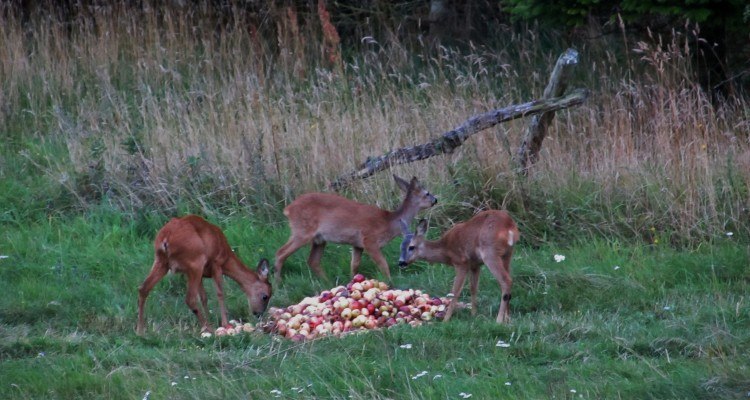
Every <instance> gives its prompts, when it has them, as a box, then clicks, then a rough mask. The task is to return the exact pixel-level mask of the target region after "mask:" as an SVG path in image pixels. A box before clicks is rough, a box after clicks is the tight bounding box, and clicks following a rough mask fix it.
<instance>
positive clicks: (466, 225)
mask: <svg viewBox="0 0 750 400" xmlns="http://www.w3.org/2000/svg"><path fill="white" fill-rule="evenodd" d="M402 229H403V232H404V239H403V242H402V243H401V256H400V257H399V259H398V265H399V266H400V267H405V266H407V265H409V264H411V263H412V262H414V261H416V260H425V261H428V262H432V263H442V264H448V265H452V266H453V267H454V268H455V269H456V278H455V279H454V281H453V291H452V293H453V299H452V300H451V302H450V305H448V310H447V311H446V313H445V318H444V321H448V320H450V318H451V315H452V314H453V309H454V308H455V305H456V302H457V301H458V297H459V296H460V294H461V289H462V288H463V286H464V279H465V278H466V273H467V272H471V281H470V289H471V313H472V315H476V310H477V285H478V284H479V268H480V267H481V266H482V264H485V265H487V268H489V270H490V272H492V275H493V276H494V277H495V279H497V281H498V282H499V283H500V290H501V291H502V300H501V302H500V312H499V313H498V314H497V322H498V323H504V322H508V321H509V320H510V311H509V302H510V297H511V294H510V288H511V285H512V284H513V279H511V277H510V260H511V256H512V255H513V245H514V244H515V243H516V242H518V239H519V238H520V234H519V232H518V227H517V226H516V223H515V222H513V218H511V216H510V214H508V213H507V212H505V211H497V210H488V211H483V212H481V213H479V214H477V215H475V216H474V217H473V218H471V219H470V220H468V221H466V222H463V223H460V224H456V225H454V226H453V227H452V228H451V229H449V230H448V231H447V232H445V233H444V234H443V236H442V237H441V238H440V239H438V240H435V241H430V240H425V237H424V235H425V233H426V232H427V221H425V220H421V221H420V222H419V224H418V225H417V230H416V232H415V233H410V232H409V226H408V225H407V224H406V223H405V222H403V223H402Z"/></svg>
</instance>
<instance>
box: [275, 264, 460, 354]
mask: <svg viewBox="0 0 750 400" xmlns="http://www.w3.org/2000/svg"><path fill="white" fill-rule="evenodd" d="M449 301H450V299H447V298H438V297H430V295H429V294H427V293H422V291H420V290H414V289H407V290H398V289H389V288H388V285H387V284H386V283H385V282H380V281H377V280H375V279H366V278H365V276H364V275H362V274H357V275H355V276H354V277H353V278H352V280H351V282H349V283H348V284H347V285H346V286H337V287H335V288H333V289H331V290H325V291H323V292H321V293H320V294H319V295H318V296H314V297H306V298H305V299H303V300H302V301H301V302H300V303H298V304H294V305H291V306H289V307H286V308H272V309H271V310H270V316H271V322H269V323H268V324H267V325H266V326H265V327H264V328H265V330H267V331H270V332H275V333H277V334H279V335H281V336H284V337H286V338H288V339H291V340H294V341H301V340H311V339H315V338H318V337H323V336H329V335H337V336H338V335H343V334H347V333H350V332H357V331H363V330H368V329H378V328H383V327H386V328H388V327H391V326H393V325H397V324H409V325H411V326H417V325H420V324H422V323H423V322H425V321H430V320H432V319H433V318H443V317H444V316H445V309H446V307H447V305H448V302H449Z"/></svg>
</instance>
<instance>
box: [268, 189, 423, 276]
mask: <svg viewBox="0 0 750 400" xmlns="http://www.w3.org/2000/svg"><path fill="white" fill-rule="evenodd" d="M393 179H394V180H395V181H396V184H397V185H398V187H399V188H400V189H401V190H403V191H404V192H405V194H406V196H405V197H404V201H403V202H402V203H401V206H400V207H399V208H398V209H396V210H395V211H388V210H383V209H380V208H378V207H375V206H371V205H367V204H362V203H358V202H356V201H353V200H349V199H347V198H344V197H341V196H338V195H335V194H327V193H307V194H303V195H302V196H300V197H298V198H297V199H296V200H294V201H293V202H292V203H291V204H289V205H288V206H287V207H286V208H285V209H284V215H286V217H287V218H288V219H289V227H290V228H291V231H292V232H291V236H290V237H289V240H288V241H287V242H286V244H284V245H283V246H281V248H279V250H278V251H277V252H276V263H275V270H276V283H279V282H280V281H281V268H282V266H283V265H284V260H286V259H287V257H289V256H290V255H291V254H292V253H294V252H295V251H297V250H298V249H299V248H300V247H302V246H304V245H306V244H308V243H312V245H311V249H310V256H309V257H308V258H307V264H308V265H309V266H310V268H311V269H312V270H313V272H315V274H317V275H318V276H319V277H321V278H323V279H325V278H326V276H325V272H323V270H322V269H321V268H320V259H321V257H322V255H323V250H324V249H325V246H326V243H327V242H333V243H343V244H350V245H352V246H354V247H353V249H352V261H351V273H352V276H353V275H355V274H356V273H357V270H358V268H359V263H360V261H361V259H362V251H365V252H367V254H369V255H370V257H372V259H373V261H375V263H376V264H377V265H378V267H379V268H380V270H381V271H382V272H383V274H384V275H385V276H386V278H388V280H389V281H390V279H391V272H390V269H389V268H388V263H387V262H386V260H385V257H383V253H381V251H380V249H381V248H382V247H383V246H385V244H386V243H388V242H389V241H391V239H393V238H394V237H396V235H398V234H399V233H400V232H401V225H400V224H401V223H400V222H399V221H401V220H404V221H411V220H412V219H414V216H416V214H417V212H419V211H420V210H422V209H425V208H429V207H432V206H433V205H435V203H437V199H436V198H435V196H433V195H432V194H430V192H428V191H427V190H425V189H424V188H423V187H422V185H420V183H419V181H418V180H417V178H416V177H414V178H412V179H411V182H406V181H405V180H403V179H401V178H399V177H398V176H396V175H393Z"/></svg>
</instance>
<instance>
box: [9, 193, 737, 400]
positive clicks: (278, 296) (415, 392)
mask: <svg viewBox="0 0 750 400" xmlns="http://www.w3.org/2000/svg"><path fill="white" fill-rule="evenodd" d="M162 222H163V219H161V218H160V217H154V218H153V221H146V220H145V219H143V218H140V219H139V218H134V217H132V216H128V215H126V214H122V213H120V212H117V211H112V210H109V209H107V208H104V207H102V208H99V209H96V210H92V211H90V212H88V213H86V214H83V215H71V216H64V217H55V216H52V217H50V218H46V219H37V220H33V219H32V220H27V221H24V223H23V224H18V225H16V224H5V225H4V230H3V233H2V240H1V241H0V254H2V255H6V256H8V258H4V259H0V268H2V271H3V279H2V281H0V321H1V322H0V360H2V361H0V382H1V383H0V398H14V399H24V398H66V399H67V398H124V399H132V398H142V397H144V396H146V394H147V393H150V395H149V396H150V398H152V399H157V398H178V399H182V398H191V399H192V398H195V399H205V398H218V397H222V398H270V397H271V396H272V395H271V394H270V393H271V391H272V390H279V391H281V393H282V398H290V399H295V398H342V399H343V398H362V399H370V398H396V399H402V398H403V399H412V398H416V399H432V398H460V397H459V394H460V393H461V392H464V393H470V394H472V395H473V398H509V399H510V398H710V397H722V398H743V397H745V396H746V393H747V391H748V388H750V371H748V366H749V365H750V355H748V352H747V348H749V346H750V333H748V332H750V312H749V309H750V308H749V307H748V298H749V297H750V296H749V295H750V291H749V290H748V281H749V280H750V270H749V269H748V265H749V264H750V260H749V259H748V258H749V257H748V247H747V245H746V244H742V243H736V242H734V241H733V240H732V239H730V238H726V239H724V240H719V241H716V242H715V243H710V244H705V245H703V246H701V247H699V248H697V249H695V250H692V251H688V250H683V251H677V250H674V249H671V248H669V247H662V246H653V245H630V244H623V243H617V242H605V241H593V242H590V243H576V244H572V245H570V246H569V247H566V248H557V247H555V246H552V245H547V246H544V247H540V248H530V247H528V246H525V245H524V244H523V243H522V244H521V246H520V247H519V249H518V250H517V253H516V257H515V259H514V265H513V267H514V273H513V275H514V278H515V280H514V282H515V285H514V287H513V288H514V292H513V294H514V297H513V302H512V313H513V314H512V317H513V320H512V323H511V324H510V325H498V324H496V323H495V322H494V317H495V314H496V312H497V307H498V305H499V301H500V294H499V290H498V288H497V285H496V283H495V282H493V280H492V278H491V276H490V274H489V273H488V272H487V271H483V272H482V277H481V280H480V293H479V294H480V296H479V306H478V310H477V311H478V312H477V316H476V317H472V316H471V314H470V312H469V311H468V310H460V311H458V312H457V314H456V315H455V317H454V318H453V319H452V320H451V321H450V322H449V323H442V322H434V323H430V324H428V325H426V326H422V327H419V328H410V327H396V328H393V329H389V330H382V331H375V332H369V333H364V334H360V335H352V336H348V337H344V338H326V339H321V340H316V341H313V342H310V343H301V344H300V343H294V342H290V341H287V340H284V339H279V338H276V337H272V336H269V335H265V334H252V335H243V336H238V337H231V338H209V339H201V338H200V336H199V329H198V326H197V322H196V320H195V318H194V317H193V316H192V315H191V313H190V312H189V311H188V309H187V307H186V306H185V305H184V302H183V295H184V279H183V278H182V277H181V276H179V275H178V276H168V277H167V278H165V280H164V281H163V282H161V283H160V284H159V285H158V286H157V287H156V289H155V290H154V292H152V294H151V296H150V297H149V302H148V303H147V318H148V333H147V335H146V336H145V337H143V338H140V337H137V336H136V335H135V334H134V332H133V328H134V325H135V315H136V302H137V292H136V288H137V286H138V285H139V284H140V281H141V280H142V279H143V278H144V277H145V275H146V273H147V272H148V269H149V268H150V263H151V261H152V260H151V257H152V255H151V240H152V235H153V234H154V232H155V231H156V230H157V229H158V227H159V225H160V224H161V223H162ZM215 222H217V223H218V224H219V225H221V226H222V227H223V228H224V229H225V231H226V232H227V236H228V238H229V240H230V243H232V245H233V246H235V249H236V250H237V251H238V252H239V253H240V255H241V257H242V258H243V259H244V260H246V261H247V263H248V264H254V263H255V262H256V261H257V258H258V257H261V256H265V257H269V258H272V257H273V253H274V252H275V249H276V247H277V245H278V244H279V243H282V242H283V240H284V239H285V238H286V235H287V232H288V231H287V228H286V227H285V226H284V225H283V224H276V225H274V224H272V225H268V224H257V223H253V222H252V221H250V220H248V219H245V218H243V217H242V216H241V215H234V216H231V217H225V218H224V219H220V220H217V221H215ZM396 244H397V243H395V242H394V243H391V245H389V246H388V247H387V249H386V254H387V256H388V258H389V259H390V260H393V259H394V258H395V257H396V253H395V252H396V246H395V245H396ZM329 249H330V250H329V251H328V252H327V253H326V255H325V257H324V262H325V264H326V265H328V266H329V267H328V271H329V275H330V276H331V281H332V282H321V281H320V280H318V279H316V278H313V277H311V275H310V272H309V269H308V268H307V267H306V265H305V264H304V259H305V258H306V254H305V251H301V252H300V253H298V254H295V255H294V256H292V257H291V258H290V259H289V260H288V261H287V265H286V268H285V270H284V271H285V274H284V275H285V279H284V283H283V284H282V286H281V287H278V288H275V294H274V297H273V300H272V305H274V306H285V305H288V304H290V303H292V302H296V301H298V300H300V299H301V298H302V297H304V296H307V295H310V294H312V293H314V292H316V291H319V290H321V289H322V288H325V287H330V286H332V285H333V284H334V283H335V280H337V279H338V280H347V278H348V277H347V275H348V273H347V269H348V258H349V250H348V249H347V248H345V247H340V246H329ZM554 254H563V255H565V256H566V259H565V260H564V261H562V262H560V263H557V262H555V261H554V259H553V255H554ZM616 267H619V268H616ZM363 270H364V272H365V273H367V274H368V275H376V270H377V268H376V267H375V265H374V264H373V263H372V262H371V261H370V260H369V259H368V258H365V260H364V264H363ZM452 277H453V271H452V270H451V269H450V268H448V267H445V266H439V265H436V266H429V265H426V264H417V265H416V266H414V267H413V268H410V269H408V270H406V271H400V272H396V271H394V280H395V285H396V286H402V287H414V288H421V289H423V290H426V291H428V292H430V293H434V294H437V295H444V294H445V293H446V292H447V291H448V290H449V288H450V285H451V281H452ZM207 287H209V286H207ZM227 292H228V300H227V302H228V307H229V311H230V316H231V317H233V318H243V319H247V318H248V315H247V310H246V305H245V301H244V299H243V297H242V295H241V292H240V290H239V289H238V287H237V286H236V285H235V284H234V283H230V284H229V287H228V289H227ZM467 292H468V289H467V290H465V291H464V294H463V295H464V297H466V296H468V293H467ZM211 293H212V292H211V290H210V289H209V296H211V303H210V304H211V307H212V309H214V310H215V309H216V306H215V301H214V298H213V297H212V295H211ZM213 316H214V319H216V314H213ZM498 340H503V341H506V342H508V343H510V344H511V346H510V347H508V348H502V347H496V346H495V344H496V343H497V341H498ZM405 344H411V348H410V349H406V348H402V347H401V346H402V345H405ZM421 371H427V374H425V375H423V376H418V375H419V374H420V372H421ZM506 382H507V383H506ZM508 383H509V384H508ZM293 388H297V389H293ZM573 390H575V392H573Z"/></svg>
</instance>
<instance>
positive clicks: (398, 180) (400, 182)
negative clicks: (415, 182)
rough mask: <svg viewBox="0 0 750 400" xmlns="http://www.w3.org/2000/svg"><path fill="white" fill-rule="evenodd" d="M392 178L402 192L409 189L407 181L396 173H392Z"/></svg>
mask: <svg viewBox="0 0 750 400" xmlns="http://www.w3.org/2000/svg"><path fill="white" fill-rule="evenodd" d="M393 180H394V181H396V185H398V188H399V189H401V190H403V191H404V192H408V191H409V182H407V181H405V180H403V179H401V178H400V177H398V176H397V175H396V174H393Z"/></svg>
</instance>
